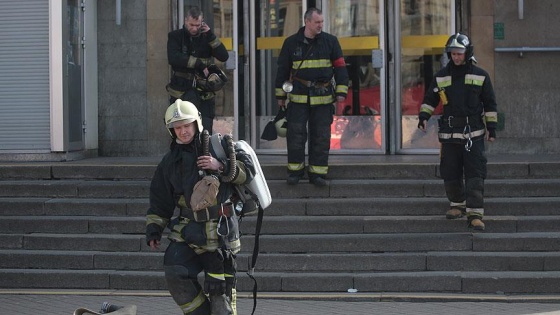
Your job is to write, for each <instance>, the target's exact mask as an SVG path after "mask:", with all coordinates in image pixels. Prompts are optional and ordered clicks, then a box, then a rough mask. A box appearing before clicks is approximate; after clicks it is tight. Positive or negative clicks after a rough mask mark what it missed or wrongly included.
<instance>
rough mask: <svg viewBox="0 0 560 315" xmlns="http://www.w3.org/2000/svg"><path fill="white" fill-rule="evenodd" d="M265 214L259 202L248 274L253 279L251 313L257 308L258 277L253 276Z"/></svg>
mask: <svg viewBox="0 0 560 315" xmlns="http://www.w3.org/2000/svg"><path fill="white" fill-rule="evenodd" d="M263 216H264V209H263V207H261V205H260V204H259V213H258V215H257V223H256V226H255V242H254V245H253V255H252V257H251V262H250V265H249V269H248V271H247V275H248V276H249V278H251V280H253V283H254V284H253V311H252V312H251V315H253V314H255V310H256V309H257V291H258V290H257V279H255V277H254V276H253V274H254V273H255V265H256V264H257V257H259V236H260V235H261V226H262V220H263Z"/></svg>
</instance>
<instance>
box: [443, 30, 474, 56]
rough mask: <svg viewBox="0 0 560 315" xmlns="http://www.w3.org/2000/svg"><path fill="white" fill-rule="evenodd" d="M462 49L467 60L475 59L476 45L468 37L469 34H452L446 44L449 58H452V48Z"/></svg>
mask: <svg viewBox="0 0 560 315" xmlns="http://www.w3.org/2000/svg"><path fill="white" fill-rule="evenodd" d="M457 49H460V50H462V52H463V53H464V54H465V61H470V60H472V61H474V62H476V59H474V47H473V45H472V44H471V40H470V39H469V38H468V37H467V35H464V34H461V33H457V34H454V35H451V37H449V39H448V40H447V43H446V44H445V52H446V53H447V58H449V59H450V60H451V50H457Z"/></svg>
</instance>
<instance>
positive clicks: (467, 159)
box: [418, 33, 498, 230]
mask: <svg viewBox="0 0 560 315" xmlns="http://www.w3.org/2000/svg"><path fill="white" fill-rule="evenodd" d="M445 52H446V54H447V56H448V58H449V60H450V61H449V63H448V64H447V65H446V66H445V67H444V68H443V69H441V70H440V71H438V72H437V73H436V74H435V76H434V78H433V80H432V83H431V85H430V88H429V89H428V90H427V92H426V94H425V96H424V101H423V104H422V106H421V108H420V113H419V116H418V121H419V123H418V128H419V129H421V130H424V131H425V130H426V127H427V124H426V122H427V121H428V119H430V117H431V116H432V113H433V112H434V110H435V108H436V107H437V106H439V104H441V106H443V114H442V115H441V117H440V119H439V121H438V124H439V130H438V138H439V141H440V143H441V154H440V157H441V160H440V171H441V177H442V178H443V182H444V185H445V192H446V195H447V198H448V199H449V202H450V208H449V210H448V211H447V213H446V217H447V218H448V219H457V218H460V217H463V216H464V215H465V214H466V215H467V219H468V226H469V227H471V228H473V229H475V230H484V229H485V225H484V223H483V222H482V218H483V216H484V200H483V197H484V179H485V178H486V163H487V159H486V155H485V145H484V139H485V138H486V139H487V140H488V141H494V140H495V138H496V126H497V121H498V114H497V105H496V97H495V95H494V90H493V88H492V83H491V82H490V76H489V75H488V73H487V72H486V71H484V70H483V69H481V68H479V67H477V66H475V65H474V63H476V59H475V58H474V55H473V45H472V43H471V41H470V39H469V38H468V37H467V36H466V35H464V34H460V33H457V34H454V35H452V36H450V37H449V39H448V41H447V44H446V45H445ZM463 178H464V179H463Z"/></svg>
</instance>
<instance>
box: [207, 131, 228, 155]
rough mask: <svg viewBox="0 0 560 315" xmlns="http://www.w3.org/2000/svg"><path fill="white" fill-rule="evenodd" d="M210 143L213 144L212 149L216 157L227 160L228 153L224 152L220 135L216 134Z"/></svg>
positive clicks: (212, 136)
mask: <svg viewBox="0 0 560 315" xmlns="http://www.w3.org/2000/svg"><path fill="white" fill-rule="evenodd" d="M210 143H212V149H213V150H214V153H216V157H217V158H218V159H220V160H225V159H227V156H226V151H224V147H222V143H221V141H220V134H219V133H215V134H213V135H211V136H210Z"/></svg>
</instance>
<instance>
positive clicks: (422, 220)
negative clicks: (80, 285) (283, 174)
mask: <svg viewBox="0 0 560 315" xmlns="http://www.w3.org/2000/svg"><path fill="white" fill-rule="evenodd" d="M484 222H485V223H486V231H485V232H486V233H518V232H560V215H558V216H524V217H514V216H486V217H485V219H484ZM255 223H256V218H255V217H247V218H244V219H243V222H242V224H241V225H240V229H241V232H242V233H243V234H253V233H254V230H255ZM145 229H146V220H145V217H141V216H135V217H110V216H107V217H102V216H50V215H49V216H35V217H22V216H3V217H2V220H0V233H4V234H31V233H54V234H88V233H89V234H104V235H120V234H138V235H142V234H144V232H145ZM462 232H469V229H468V228H467V220H466V219H465V218H463V219H457V220H447V219H446V218H445V217H444V216H443V215H439V216H412V215H408V216H274V217H267V218H266V219H265V222H264V224H263V227H262V229H261V234H263V235H287V234H292V235H297V234H299V235H313V234H378V233H462Z"/></svg>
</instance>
